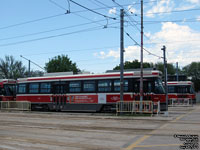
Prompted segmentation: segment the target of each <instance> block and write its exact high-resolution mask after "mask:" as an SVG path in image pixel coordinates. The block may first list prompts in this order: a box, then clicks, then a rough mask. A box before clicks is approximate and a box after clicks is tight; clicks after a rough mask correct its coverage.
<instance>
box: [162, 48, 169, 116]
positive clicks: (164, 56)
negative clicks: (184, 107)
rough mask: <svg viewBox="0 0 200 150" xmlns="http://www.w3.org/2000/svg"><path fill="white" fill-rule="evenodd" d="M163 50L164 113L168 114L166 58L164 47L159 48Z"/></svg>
mask: <svg viewBox="0 0 200 150" xmlns="http://www.w3.org/2000/svg"><path fill="white" fill-rule="evenodd" d="M161 50H162V51H163V60H164V79H165V97H166V113H165V115H167V116H168V87H167V60H166V47H165V46H163V48H161Z"/></svg>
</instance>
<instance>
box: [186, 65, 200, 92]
mask: <svg viewBox="0 0 200 150" xmlns="http://www.w3.org/2000/svg"><path fill="white" fill-rule="evenodd" d="M182 71H183V72H184V74H186V75H187V76H188V77H191V80H192V82H193V83H194V88H195V91H200V62H192V63H191V64H189V65H187V66H185V67H183V69H182Z"/></svg>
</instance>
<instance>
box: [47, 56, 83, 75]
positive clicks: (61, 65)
mask: <svg viewBox="0 0 200 150" xmlns="http://www.w3.org/2000/svg"><path fill="white" fill-rule="evenodd" d="M45 70H46V71H47V72H48V73H51V72H67V71H73V72H74V73H77V72H79V71H80V70H79V69H78V68H77V66H76V63H73V62H72V61H71V60H70V59H69V58H68V56H67V55H58V56H55V57H54V58H52V59H50V60H49V62H48V63H46V64H45Z"/></svg>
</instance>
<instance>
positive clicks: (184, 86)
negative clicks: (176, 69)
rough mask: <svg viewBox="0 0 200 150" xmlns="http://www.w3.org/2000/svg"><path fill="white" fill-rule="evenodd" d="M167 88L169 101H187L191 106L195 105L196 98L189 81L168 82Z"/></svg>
mask: <svg viewBox="0 0 200 150" xmlns="http://www.w3.org/2000/svg"><path fill="white" fill-rule="evenodd" d="M167 86H168V97H169V100H171V99H177V100H179V101H184V99H188V100H190V101H191V102H192V103H193V104H195V103H196V96H195V92H194V88H193V83H192V82H191V81H169V82H167Z"/></svg>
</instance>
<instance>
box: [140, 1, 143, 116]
mask: <svg viewBox="0 0 200 150" xmlns="http://www.w3.org/2000/svg"><path fill="white" fill-rule="evenodd" d="M140 55H141V58H140V60H141V61H140V112H142V109H143V105H142V102H143V0H141V54H140Z"/></svg>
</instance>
